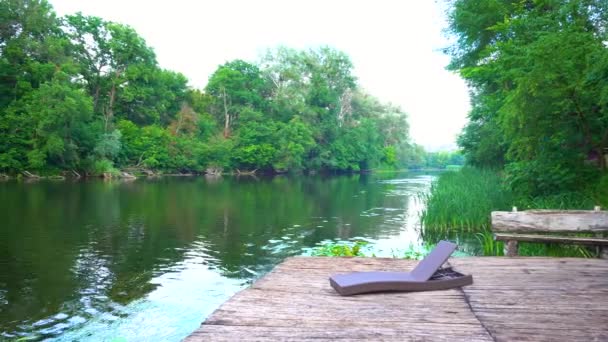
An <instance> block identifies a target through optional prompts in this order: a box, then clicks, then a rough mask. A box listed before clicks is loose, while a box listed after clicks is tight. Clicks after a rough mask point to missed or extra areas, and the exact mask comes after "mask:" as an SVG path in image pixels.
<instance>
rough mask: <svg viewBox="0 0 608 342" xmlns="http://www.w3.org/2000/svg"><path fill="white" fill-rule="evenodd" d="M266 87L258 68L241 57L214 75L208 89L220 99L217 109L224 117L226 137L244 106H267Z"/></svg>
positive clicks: (218, 114)
mask: <svg viewBox="0 0 608 342" xmlns="http://www.w3.org/2000/svg"><path fill="white" fill-rule="evenodd" d="M266 89H267V87H266V82H265V81H264V79H263V78H262V76H261V74H260V70H259V69H258V67H257V66H255V65H253V64H250V63H247V62H245V61H242V60H235V61H232V62H228V63H226V64H224V65H222V66H220V67H219V68H218V69H217V70H216V71H215V72H214V73H213V75H211V77H210V78H209V83H207V87H206V88H205V90H206V92H207V93H209V94H210V95H212V96H214V97H215V98H216V99H217V101H216V105H215V106H214V107H215V108H214V109H215V110H214V112H215V114H216V115H217V117H218V118H222V119H221V120H220V121H223V123H224V137H225V138H228V137H229V136H230V134H231V130H232V128H233V126H236V125H237V120H238V117H239V114H240V112H241V111H243V110H244V109H245V108H250V109H255V110H264V109H265V108H266V103H265V96H266Z"/></svg>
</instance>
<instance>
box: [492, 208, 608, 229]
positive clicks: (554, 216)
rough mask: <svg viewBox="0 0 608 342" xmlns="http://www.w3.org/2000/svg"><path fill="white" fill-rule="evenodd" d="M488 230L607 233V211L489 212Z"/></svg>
mask: <svg viewBox="0 0 608 342" xmlns="http://www.w3.org/2000/svg"><path fill="white" fill-rule="evenodd" d="M492 231H494V232H499V233H542V232H551V233H576V232H605V231H608V211H605V210H594V211H591V210H526V211H493V212H492Z"/></svg>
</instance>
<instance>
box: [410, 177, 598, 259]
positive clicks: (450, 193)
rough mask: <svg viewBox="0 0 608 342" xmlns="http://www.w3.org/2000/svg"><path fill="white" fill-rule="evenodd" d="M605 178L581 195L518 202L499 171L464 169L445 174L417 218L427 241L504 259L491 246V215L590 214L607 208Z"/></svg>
mask: <svg viewBox="0 0 608 342" xmlns="http://www.w3.org/2000/svg"><path fill="white" fill-rule="evenodd" d="M607 186H608V177H606V176H604V177H603V178H602V179H601V180H600V182H599V183H598V184H597V185H596V186H594V187H589V188H585V189H581V191H580V192H569V193H561V194H556V195H552V196H546V197H533V198H530V197H523V196H517V195H516V194H515V193H513V192H512V191H510V190H509V188H508V187H507V186H506V184H505V182H504V178H503V177H502V174H501V172H500V171H496V170H481V169H477V168H471V167H465V168H463V169H462V170H460V171H456V172H445V173H443V174H441V175H440V176H439V178H438V179H437V180H436V181H435V182H434V183H433V185H432V186H431V191H430V192H429V193H426V194H423V195H421V196H420V197H421V199H422V200H423V201H424V202H425V204H426V208H425V209H424V210H423V212H422V215H421V222H422V227H423V228H422V235H423V237H424V239H425V241H427V242H429V241H431V242H432V241H439V240H441V239H451V240H457V241H462V242H463V243H464V244H465V245H468V246H469V249H470V252H471V253H472V254H477V255H502V254H503V243H502V242H500V241H494V239H493V236H492V233H491V231H490V227H491V223H490V213H491V212H492V211H497V210H503V211H504V210H511V208H512V207H514V206H515V207H517V208H519V209H521V210H527V209H587V210H589V209H591V208H593V207H594V206H596V205H600V206H603V207H606V206H608V188H607ZM520 254H521V255H526V256H541V255H549V256H583V257H589V256H594V255H595V254H596V251H595V250H592V249H588V248H585V247H580V246H565V245H547V244H536V243H522V245H521V247H520Z"/></svg>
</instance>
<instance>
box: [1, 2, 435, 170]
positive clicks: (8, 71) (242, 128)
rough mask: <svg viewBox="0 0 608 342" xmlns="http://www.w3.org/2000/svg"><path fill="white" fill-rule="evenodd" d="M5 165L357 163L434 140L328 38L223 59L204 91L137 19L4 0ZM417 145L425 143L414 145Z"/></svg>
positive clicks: (288, 166)
mask: <svg viewBox="0 0 608 342" xmlns="http://www.w3.org/2000/svg"><path fill="white" fill-rule="evenodd" d="M0 9H2V11H1V12H2V14H1V16H2V17H1V18H2V20H3V22H6V23H8V25H5V26H2V27H1V28H0V50H1V58H0V88H2V92H0V170H1V171H2V172H11V173H16V172H19V171H21V170H24V169H32V170H36V171H38V172H45V170H47V169H53V170H60V169H73V170H81V171H85V173H87V174H100V173H104V172H106V171H107V170H110V169H113V168H116V169H119V168H151V169H157V170H162V171H169V172H203V171H204V170H205V169H206V168H208V167H213V168H221V169H241V170H252V169H259V170H260V171H264V172H300V171H325V172H357V171H361V170H369V169H373V168H376V167H388V168H400V167H408V166H410V164H411V163H413V162H415V160H417V159H416V158H418V157H411V156H413V155H415V154H416V153H424V151H423V150H422V149H421V148H420V147H419V146H416V145H413V144H411V143H410V141H409V132H408V130H409V125H408V121H407V115H406V114H405V113H404V112H403V111H402V110H401V109H400V108H398V107H396V106H394V105H392V104H385V103H382V102H380V101H379V100H378V99H376V98H375V97H373V96H371V95H369V94H367V93H365V92H364V91H363V90H361V89H360V88H359V87H358V85H357V82H356V77H355V76H354V74H353V64H352V62H351V60H350V58H349V57H348V56H347V55H346V54H344V53H343V52H341V51H338V50H335V49H332V48H329V47H320V48H317V49H310V50H293V49H289V48H284V47H279V48H277V49H275V50H269V51H268V53H267V54H266V56H264V57H263V58H262V59H261V60H260V61H258V62H249V61H243V60H238V59H237V60H233V61H228V62H227V63H225V64H223V65H220V66H219V67H218V69H217V70H216V71H215V72H214V73H213V74H212V75H211V76H210V78H209V81H208V84H207V86H206V87H205V89H204V91H199V90H196V89H190V88H188V86H187V83H188V80H187V79H186V78H185V77H184V76H183V75H181V74H179V73H176V72H173V71H171V70H164V69H161V68H160V67H159V66H158V63H157V60H156V55H155V54H154V51H153V50H152V48H151V47H149V46H148V45H147V43H146V41H145V40H144V39H143V38H142V37H141V36H140V35H139V34H138V33H137V32H136V31H135V30H134V29H133V28H131V27H129V26H127V25H123V24H120V23H115V22H111V21H107V20H104V19H102V18H98V17H94V16H85V15H83V14H82V13H76V14H73V15H68V16H65V17H63V18H57V17H56V15H55V13H54V12H53V10H52V8H51V6H50V5H49V4H48V3H47V2H46V1H44V0H32V1H25V2H24V1H18V0H7V1H3V2H1V3H0ZM412 150H415V152H412Z"/></svg>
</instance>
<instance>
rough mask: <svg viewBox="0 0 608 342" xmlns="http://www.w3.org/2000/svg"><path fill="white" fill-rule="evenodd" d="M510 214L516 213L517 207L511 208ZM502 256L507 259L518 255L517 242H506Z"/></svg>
mask: <svg viewBox="0 0 608 342" xmlns="http://www.w3.org/2000/svg"><path fill="white" fill-rule="evenodd" d="M511 211H512V212H514V213H516V212H517V207H513V209H512V210H511ZM504 254H505V255H506V256H508V257H514V256H517V255H518V254H519V245H518V244H517V240H508V241H507V242H506V243H505V249H504Z"/></svg>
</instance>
